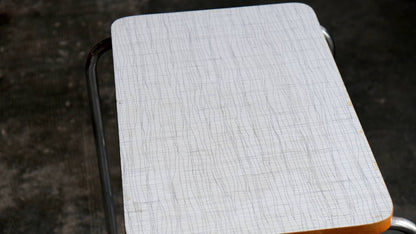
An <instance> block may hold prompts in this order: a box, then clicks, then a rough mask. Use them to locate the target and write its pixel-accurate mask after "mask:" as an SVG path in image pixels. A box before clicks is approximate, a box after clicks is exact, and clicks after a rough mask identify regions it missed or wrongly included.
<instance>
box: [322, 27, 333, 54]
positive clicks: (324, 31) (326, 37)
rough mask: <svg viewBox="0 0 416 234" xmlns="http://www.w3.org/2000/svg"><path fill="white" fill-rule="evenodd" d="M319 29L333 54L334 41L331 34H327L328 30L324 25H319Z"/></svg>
mask: <svg viewBox="0 0 416 234" xmlns="http://www.w3.org/2000/svg"><path fill="white" fill-rule="evenodd" d="M321 31H322V33H323V34H324V37H325V40H326V43H328V46H329V49H330V50H331V52H332V55H335V43H334V40H333V39H332V37H331V34H329V32H328V30H326V28H325V27H323V26H321Z"/></svg>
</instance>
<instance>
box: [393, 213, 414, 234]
mask: <svg viewBox="0 0 416 234" xmlns="http://www.w3.org/2000/svg"><path fill="white" fill-rule="evenodd" d="M389 230H395V231H401V232H403V233H407V234H416V224H415V223H413V222H412V221H410V220H408V219H405V218H400V217H393V218H392V219H391V226H390V228H389Z"/></svg>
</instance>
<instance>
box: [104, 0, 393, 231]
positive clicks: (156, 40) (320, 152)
mask: <svg viewBox="0 0 416 234" xmlns="http://www.w3.org/2000/svg"><path fill="white" fill-rule="evenodd" d="M111 31H112V41H113V56H114V70H115V83H116V99H117V111H118V124H119V134H120V154H121V156H120V157H121V165H122V179H123V193H124V211H125V225H126V232H127V233H287V232H302V231H310V230H322V229H334V228H337V229H338V230H347V229H345V228H344V227H350V226H358V225H364V226H362V227H371V228H370V229H371V230H376V229H377V228H378V229H377V230H376V231H380V230H381V229H382V228H384V229H386V228H387V226H388V225H389V220H390V217H391V214H392V209H393V208H392V202H391V199H390V196H389V193H388V191H387V189H386V186H385V184H384V181H383V178H382V176H381V174H380V171H379V169H378V167H377V164H376V162H375V160H374V157H373V154H372V152H371V149H370V147H369V145H368V143H367V140H366V137H365V135H364V133H363V130H362V128H361V126H360V123H359V120H358V118H357V116H356V114H355V111H354V109H353V106H352V104H351V101H350V99H349V97H348V94H347V91H346V89H345V87H344V84H343V82H342V79H341V77H340V74H339V72H338V70H337V67H336V65H335V62H334V60H333V57H332V55H331V52H330V50H329V48H328V46H327V44H326V42H325V39H324V37H323V35H322V32H321V29H320V26H319V22H318V20H317V18H316V15H315V13H314V11H313V10H312V9H311V8H310V7H308V6H307V5H304V4H299V3H291V4H274V5H263V6H254V7H241V8H228V9H217V10H204V11H192V12H179V13H167V14H153V15H142V16H132V17H126V18H122V19H119V20H117V21H116V22H114V23H113V25H112V28H111ZM374 223H377V224H374ZM382 224H383V225H384V226H383V227H381V226H382ZM386 225H387V226H386ZM343 228H344V229H343ZM357 230H358V229H357ZM361 230H363V229H361ZM367 231H368V230H367Z"/></svg>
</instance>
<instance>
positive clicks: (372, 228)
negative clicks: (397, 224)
mask: <svg viewBox="0 0 416 234" xmlns="http://www.w3.org/2000/svg"><path fill="white" fill-rule="evenodd" d="M392 218H393V213H391V214H390V216H388V217H387V218H384V219H382V220H381V221H378V222H375V223H369V224H363V225H357V226H349V227H338V228H329V229H320V230H311V231H302V232H290V233H287V234H333V233H337V234H358V233H365V234H379V233H382V232H385V231H387V229H389V228H390V226H391V219H392Z"/></svg>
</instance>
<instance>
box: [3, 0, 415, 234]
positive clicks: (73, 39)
mask: <svg viewBox="0 0 416 234" xmlns="http://www.w3.org/2000/svg"><path fill="white" fill-rule="evenodd" d="M54 2H55V1H42V0H38V1H28V0H22V1H13V0H0V233H54V232H55V233H103V232H105V224H104V221H103V217H104V216H103V211H102V205H101V191H100V184H99V179H98V169H97V161H96V155H95V151H94V150H95V148H94V141H93V134H92V128H91V120H90V115H89V109H88V100H87V93H86V83H85V78H84V62H85V58H86V55H87V53H88V51H89V49H90V48H91V47H92V46H93V45H94V43H95V42H97V41H99V40H100V39H103V38H105V37H107V36H109V34H110V25H111V23H112V22H113V21H114V20H115V19H117V18H119V17H122V16H127V15H133V14H142V13H152V12H166V11H180V10H192V9H201V8H218V7H229V6H239V5H253V4H257V3H259V4H260V3H271V2H273V1H224V2H227V3H223V1H218V0H215V1H206V0H205V1H200V0H199V1H186V0H173V1H168V0H166V1H165V0H155V1H151V0H147V1H133V0H129V1H124V2H122V1H115V0H106V1H98V0H97V1H82V0H71V1H70V0H62V1H59V2H58V1H56V3H54ZM309 4H310V5H311V6H312V7H313V8H314V9H315V11H316V12H317V15H318V17H319V19H320V21H321V24H322V25H325V26H326V27H327V28H328V30H329V31H330V32H331V33H332V34H333V37H334V38H335V41H336V47H337V48H336V50H337V55H336V61H337V64H338V66H339V69H340V71H341V74H342V76H343V78H344V81H345V84H346V86H347V89H348V91H349V93H350V95H351V99H352V100H353V103H354V105H355V108H356V111H357V113H358V116H359V117H360V119H361V122H362V125H363V128H364V130H365V131H366V133H367V137H368V140H369V142H370V145H371V147H372V149H373V151H374V155H375V157H376V159H377V161H378V164H379V166H380V169H381V171H382V173H383V175H384V178H385V180H386V183H387V186H388V188H389V190H390V193H391V196H392V198H393V201H394V205H395V215H399V216H405V217H408V218H410V219H412V220H413V221H416V197H415V193H416V187H415V184H416V177H415V168H416V145H415V142H416V79H415V78H416V77H415V76H416V72H415V71H414V68H415V66H416V57H415V54H416V43H415V36H416V27H415V24H416V16H415V15H416V1H413V0H400V1H397V0H396V1H393V0H382V1H381V0H366V1H359V0H355V1H323V0H322V1H311V2H309ZM111 63H112V61H111V55H110V54H108V55H106V56H105V58H104V59H103V60H102V63H101V69H100V73H101V74H103V75H102V76H101V78H102V79H101V80H102V82H101V86H102V87H101V88H102V89H101V90H102V94H103V99H104V103H103V112H104V117H105V120H106V122H105V124H106V130H107V134H108V141H109V152H110V155H111V159H110V162H111V170H112V176H113V178H112V182H113V185H114V191H115V196H116V200H117V202H116V205H117V207H116V208H117V212H118V221H119V229H120V230H122V231H123V230H124V228H123V215H122V199H121V196H122V193H121V178H120V165H119V155H118V153H117V152H118V137H117V126H116V116H115V99H114V86H113V85H114V84H113V79H112V72H113V71H112V64H111Z"/></svg>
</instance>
